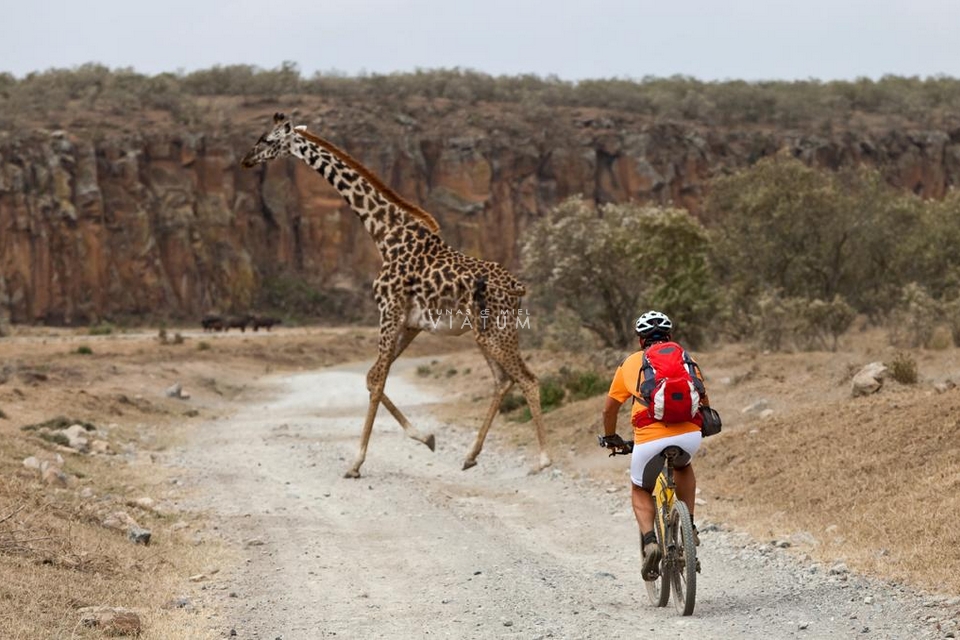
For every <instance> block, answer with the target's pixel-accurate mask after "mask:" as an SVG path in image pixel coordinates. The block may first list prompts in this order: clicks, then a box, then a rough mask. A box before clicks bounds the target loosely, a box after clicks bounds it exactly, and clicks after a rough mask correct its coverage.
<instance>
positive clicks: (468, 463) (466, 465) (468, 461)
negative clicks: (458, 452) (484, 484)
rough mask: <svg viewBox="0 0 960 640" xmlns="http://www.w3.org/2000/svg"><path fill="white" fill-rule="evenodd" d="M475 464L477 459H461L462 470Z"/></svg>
mask: <svg viewBox="0 0 960 640" xmlns="http://www.w3.org/2000/svg"><path fill="white" fill-rule="evenodd" d="M475 466H477V461H476V460H464V461H463V470H464V471H466V470H467V469H469V468H470V467H475Z"/></svg>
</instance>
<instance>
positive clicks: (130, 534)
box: [127, 527, 153, 545]
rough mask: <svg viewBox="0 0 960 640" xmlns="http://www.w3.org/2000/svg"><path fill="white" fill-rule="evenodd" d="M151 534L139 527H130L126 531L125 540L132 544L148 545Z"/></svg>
mask: <svg viewBox="0 0 960 640" xmlns="http://www.w3.org/2000/svg"><path fill="white" fill-rule="evenodd" d="M152 535H153V534H151V532H150V529H143V528H140V527H130V529H129V530H128V531H127V538H129V539H130V541H131V542H133V543H134V544H142V545H148V544H150V537H151V536H152Z"/></svg>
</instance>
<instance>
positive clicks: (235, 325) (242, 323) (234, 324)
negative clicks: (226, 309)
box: [224, 315, 256, 333]
mask: <svg viewBox="0 0 960 640" xmlns="http://www.w3.org/2000/svg"><path fill="white" fill-rule="evenodd" d="M252 321H253V316H250V315H243V316H230V317H229V318H227V322H226V324H225V326H224V331H229V330H230V329H240V332H241V333H246V331H247V326H248V325H249V324H250V323H251V322H252ZM254 330H256V329H254Z"/></svg>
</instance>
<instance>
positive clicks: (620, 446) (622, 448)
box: [597, 436, 633, 458]
mask: <svg viewBox="0 0 960 640" xmlns="http://www.w3.org/2000/svg"><path fill="white" fill-rule="evenodd" d="M597 444H598V445H600V446H601V447H603V448H605V449H610V456H609V457H611V458H612V457H613V456H628V455H630V454H632V453H633V440H623V439H622V438H621V439H620V442H618V443H614V444H613V445H608V444H607V443H605V442H604V441H603V436H597Z"/></svg>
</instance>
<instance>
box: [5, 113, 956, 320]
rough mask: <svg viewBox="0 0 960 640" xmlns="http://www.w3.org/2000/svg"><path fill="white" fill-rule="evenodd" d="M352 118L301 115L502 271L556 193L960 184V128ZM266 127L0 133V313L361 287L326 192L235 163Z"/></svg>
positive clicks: (182, 307)
mask: <svg viewBox="0 0 960 640" xmlns="http://www.w3.org/2000/svg"><path fill="white" fill-rule="evenodd" d="M264 111H265V112H268V111H270V109H269V108H267V109H264ZM349 111H350V113H348V110H347V109H341V110H327V112H326V113H325V114H324V119H323V121H322V122H320V121H319V120H315V119H311V118H310V117H302V116H301V117H297V118H296V120H297V121H298V122H302V123H304V124H307V125H309V127H310V129H311V130H313V131H315V132H317V133H319V134H321V135H324V136H326V137H328V138H330V139H331V140H332V141H334V142H335V143H337V144H338V145H340V146H341V147H343V148H345V149H346V150H347V151H348V152H350V153H351V154H353V155H354V156H355V157H356V158H357V159H358V160H360V161H361V162H362V163H364V164H365V165H366V166H368V167H369V168H370V169H372V170H373V171H374V172H375V173H376V174H377V175H379V176H380V177H381V178H382V179H383V180H384V181H385V182H386V183H387V184H389V185H390V186H391V187H393V188H394V189H395V190H396V191H397V192H399V193H400V194H401V195H403V196H404V197H406V198H408V199H409V200H411V201H412V202H414V203H416V204H419V205H421V206H423V207H424V208H425V209H427V210H428V211H430V212H431V213H433V214H434V216H435V217H436V218H437V219H438V220H439V221H440V223H441V226H442V234H443V236H444V238H445V239H446V240H447V242H449V243H450V244H451V245H452V246H454V247H457V248H459V249H461V250H463V251H465V252H467V253H470V254H473V255H478V256H482V257H485V258H489V259H493V260H497V261H500V262H502V263H504V264H505V265H507V266H508V267H511V268H516V267H517V266H518V264H519V249H520V240H521V238H522V235H523V231H524V229H525V228H526V227H527V226H528V225H529V224H530V223H531V222H532V221H533V220H534V219H536V218H537V217H538V216H541V215H543V214H544V213H545V212H546V211H547V210H549V209H550V208H551V207H553V206H554V205H556V204H558V203H559V202H560V201H561V200H562V199H564V198H566V197H569V196H572V195H576V194H582V195H583V196H584V197H585V198H588V199H593V200H594V201H596V202H600V203H603V202H622V201H627V200H636V201H641V202H653V203H658V204H671V205H677V206H683V207H686V208H688V209H690V210H691V211H693V212H694V213H696V212H697V211H698V210H699V207H700V204H701V201H702V198H703V197H704V195H705V190H706V186H707V182H708V180H709V179H710V177H711V176H712V175H714V174H716V173H718V172H723V171H727V170H731V169H734V168H737V167H743V166H747V165H748V164H750V163H752V162H755V161H756V160H757V159H759V158H760V157H763V156H766V155H771V154H774V153H784V152H786V153H790V154H792V155H794V156H796V157H799V158H801V159H803V160H804V161H806V162H808V163H810V164H814V165H818V166H824V167H829V168H838V167H841V166H850V165H854V164H856V163H860V162H865V163H867V164H871V165H874V166H877V167H879V168H880V169H881V170H882V171H883V172H884V174H885V175H886V176H887V177H888V179H889V180H890V181H891V182H892V183H894V184H896V185H899V186H902V187H903V188H906V189H910V190H912V191H914V192H916V193H920V194H922V195H924V196H930V197H939V196H942V195H943V194H944V192H945V190H946V189H947V188H948V187H950V186H951V185H954V184H957V182H958V181H960V131H955V132H942V131H925V132H911V133H906V132H903V131H899V130H898V131H889V132H886V133H878V134H870V135H867V134H857V135H854V134H835V135H832V136H831V137H829V138H827V137H820V136H815V135H801V134H797V133H793V134H786V133H782V132H780V133H777V132H773V133H770V132H760V131H736V130H725V131H713V130H709V131H708V130H704V129H701V128H698V127H696V126H695V125H681V124H671V123H650V122H640V121H636V120H632V119H631V118H630V117H629V116H624V117H623V118H621V119H613V118H593V117H586V116H583V115H580V114H578V113H576V112H574V111H561V112H558V113H557V115H556V118H555V119H554V123H553V124H552V128H551V129H550V130H549V132H546V130H545V129H544V128H543V126H537V125H536V124H535V123H533V122H532V121H523V120H522V117H521V116H520V115H518V114H513V115H512V117H511V118H508V117H507V116H506V115H504V116H502V117H501V119H497V118H494V117H490V118H488V120H485V121H483V122H481V123H480V125H478V124H476V123H475V122H471V121H470V117H469V116H470V113H469V109H468V108H466V107H464V108H462V110H461V111H460V112H459V114H460V116H461V120H462V121H463V122H466V123H467V124H463V125H462V126H459V121H458V126H451V125H449V123H447V122H446V121H443V120H442V116H436V117H437V119H438V120H437V121H436V122H432V121H427V120H428V119H429V118H428V119H427V120H424V119H421V120H412V119H410V118H404V119H403V120H400V119H399V118H398V119H396V121H393V120H390V119H389V118H387V119H385V120H383V121H380V120H377V121H371V120H369V119H364V118H363V117H362V114H357V113H356V111H355V110H349ZM351 114H352V115H353V116H354V119H351ZM268 115H269V114H266V113H265V114H262V115H261V116H258V117H256V118H252V117H249V118H247V119H246V120H245V121H241V120H240V119H239V118H238V119H237V120H236V121H234V122H232V123H230V124H229V125H222V124H221V125H219V126H216V127H211V128H209V129H203V128H199V127H197V128H191V129H187V128H180V129H177V128H172V125H166V128H164V126H161V125H159V124H155V125H150V124H149V123H148V124H147V125H146V126H145V127H144V128H142V129H140V130H138V131H132V130H129V129H128V130H126V131H117V132H114V133H103V132H102V131H101V132H95V131H91V130H90V129H89V128H78V129H77V130H75V131H70V130H57V131H49V130H39V129H36V130H32V131H27V132H22V133H19V134H15V135H7V136H5V137H0V318H4V319H9V320H10V321H13V322H25V323H33V322H47V323H53V324H60V323H64V324H71V323H83V322H96V321H98V320H102V319H112V318H116V317H119V316H125V315H127V316H129V315H153V316H156V315H166V316H169V317H181V318H199V317H200V316H201V315H202V314H203V313H204V312H206V311H209V310H211V309H218V310H221V311H225V310H231V309H236V310H244V309H247V308H249V306H250V304H251V302H252V301H253V300H254V298H255V296H256V293H257V290H258V287H259V286H260V285H261V283H262V282H263V279H264V277H265V276H267V275H269V274H276V273H280V272H284V273H293V274H296V275H297V276H299V277H302V278H304V279H305V280H306V281H310V282H313V283H320V284H322V283H330V284H333V283H337V284H341V285H342V284H344V283H346V284H347V285H351V286H365V285H366V284H367V283H368V282H369V280H370V279H372V277H373V276H374V275H375V274H376V272H377V269H378V267H379V263H380V257H379V255H378V254H377V252H376V249H375V247H374V244H373V243H372V242H371V241H370V239H369V238H368V237H367V236H366V233H365V232H364V230H363V228H362V227H361V225H360V224H359V223H358V221H357V220H355V219H354V215H353V213H352V212H351V211H350V209H349V208H348V207H347V206H346V205H345V203H344V202H343V201H342V200H341V199H340V197H339V195H338V194H337V193H336V192H335V191H334V190H333V189H332V188H331V187H330V186H329V185H328V184H327V183H326V181H325V180H323V179H322V178H321V177H320V176H318V175H316V174H315V173H313V172H312V171H311V170H310V169H309V168H308V167H306V166H305V165H303V164H302V163H299V162H297V161H295V160H292V159H287V160H282V161H276V162H273V163H270V164H267V165H265V166H262V167H259V168H257V169H254V170H244V169H242V168H241V167H240V166H239V162H238V160H239V158H240V157H242V155H243V154H244V153H245V152H246V150H247V149H248V148H249V146H250V145H251V144H252V143H253V142H254V141H255V140H256V138H257V136H259V135H260V134H261V133H263V132H264V131H265V130H266V124H265V122H266V121H265V119H264V117H263V116H268ZM425 117H426V116H425ZM444 117H447V118H448V119H449V116H444Z"/></svg>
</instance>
